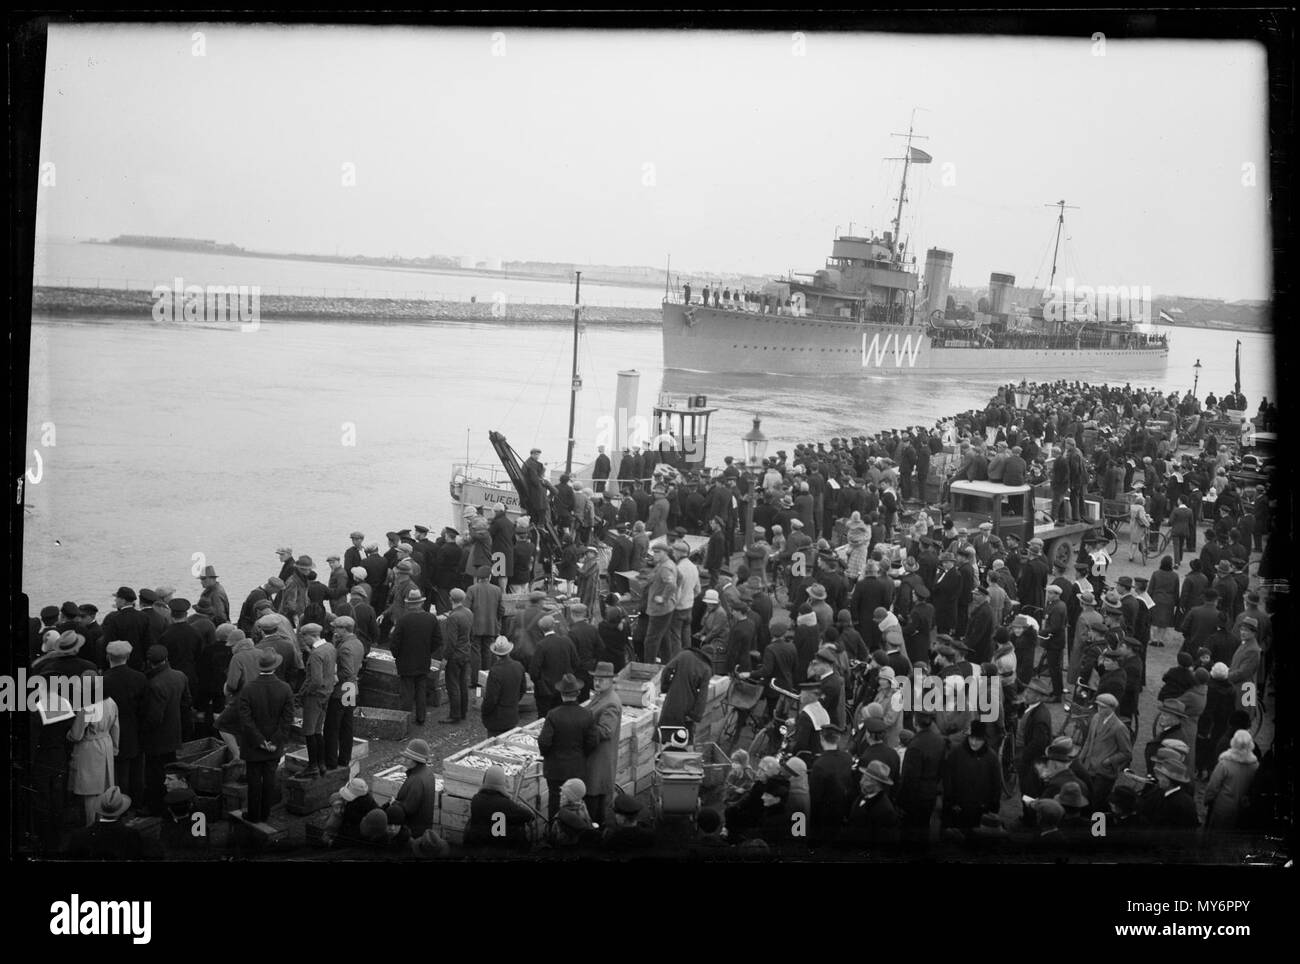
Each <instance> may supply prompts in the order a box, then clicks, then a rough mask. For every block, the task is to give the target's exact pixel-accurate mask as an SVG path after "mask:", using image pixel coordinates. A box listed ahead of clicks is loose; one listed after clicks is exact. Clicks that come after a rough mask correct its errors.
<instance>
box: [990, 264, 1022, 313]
mask: <svg viewBox="0 0 1300 964" xmlns="http://www.w3.org/2000/svg"><path fill="white" fill-rule="evenodd" d="M1015 286H1016V276H1015V275H1013V274H1001V273H999V272H997V271H995V272H993V273H992V274H991V275H989V314H990V315H1009V314H1010V313H1011V289H1012V288H1014V287H1015Z"/></svg>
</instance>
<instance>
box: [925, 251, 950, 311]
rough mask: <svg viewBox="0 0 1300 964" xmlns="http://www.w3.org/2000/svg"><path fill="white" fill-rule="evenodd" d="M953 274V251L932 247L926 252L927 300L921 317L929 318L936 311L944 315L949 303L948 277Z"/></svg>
mask: <svg viewBox="0 0 1300 964" xmlns="http://www.w3.org/2000/svg"><path fill="white" fill-rule="evenodd" d="M951 275H952V252H951V251H943V250H941V249H939V248H931V249H930V250H929V251H927V252H926V253H925V300H924V302H923V303H922V308H921V317H923V318H925V319H929V318H931V317H933V315H934V312H936V311H937V312H939V313H940V316H941V317H942V315H943V311H944V308H945V307H946V306H947V304H948V279H949V277H951Z"/></svg>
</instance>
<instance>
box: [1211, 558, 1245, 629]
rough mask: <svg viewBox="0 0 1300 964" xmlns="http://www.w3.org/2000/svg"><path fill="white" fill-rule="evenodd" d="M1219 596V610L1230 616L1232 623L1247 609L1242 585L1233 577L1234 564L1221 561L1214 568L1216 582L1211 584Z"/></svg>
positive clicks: (1224, 560)
mask: <svg viewBox="0 0 1300 964" xmlns="http://www.w3.org/2000/svg"><path fill="white" fill-rule="evenodd" d="M1211 585H1212V586H1213V588H1214V589H1215V590H1216V591H1217V592H1218V594H1219V609H1220V610H1222V611H1223V612H1225V613H1227V614H1228V622H1232V621H1233V620H1234V619H1236V618H1237V616H1238V615H1240V613H1241V611H1242V610H1243V609H1244V608H1245V606H1244V604H1243V603H1242V598H1241V585H1240V584H1239V583H1238V582H1237V579H1236V577H1235V576H1234V575H1233V566H1232V562H1231V561H1229V560H1228V559H1220V560H1219V561H1218V564H1217V565H1215V567H1214V582H1213V583H1212V584H1211Z"/></svg>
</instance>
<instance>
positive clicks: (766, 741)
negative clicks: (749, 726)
mask: <svg viewBox="0 0 1300 964" xmlns="http://www.w3.org/2000/svg"><path fill="white" fill-rule="evenodd" d="M775 749H776V741H775V740H774V739H773V737H772V731H771V729H770V728H769V727H766V726H765V727H763V728H762V729H761V730H759V731H758V732H757V733H756V734H754V740H753V742H752V743H750V744H749V760H750V765H751V766H752V765H754V764H756V763H757V762H758V761H759V760H761V759H763V757H765V756H768V755H770V754H771V753H772V751H773V750H775Z"/></svg>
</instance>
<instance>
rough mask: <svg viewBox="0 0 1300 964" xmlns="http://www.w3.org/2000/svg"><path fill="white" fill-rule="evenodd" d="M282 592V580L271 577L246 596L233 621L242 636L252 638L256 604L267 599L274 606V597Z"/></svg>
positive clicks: (255, 618) (277, 577)
mask: <svg viewBox="0 0 1300 964" xmlns="http://www.w3.org/2000/svg"><path fill="white" fill-rule="evenodd" d="M283 591H284V580H283V579H281V578H280V577H279V576H272V577H271V578H269V579H267V580H266V582H264V583H263V584H262V585H260V586H258V587H257V588H255V589H254V590H253V591H252V592H250V593H249V594H248V598H246V599H245V600H244V604H243V606H241V607H240V609H239V618H238V619H237V620H236V621H235V625H237V626H238V627H239V628H240V629H242V630H243V631H244V635H246V636H252V634H253V623H254V622H255V621H256V620H257V617H256V616H255V615H254V611H255V610H256V608H257V603H258V602H260V601H261V600H263V599H268V600H270V601H271V605H272V606H274V605H275V600H276V597H277V596H278V595H279V594H280V593H282V592H283Z"/></svg>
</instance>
